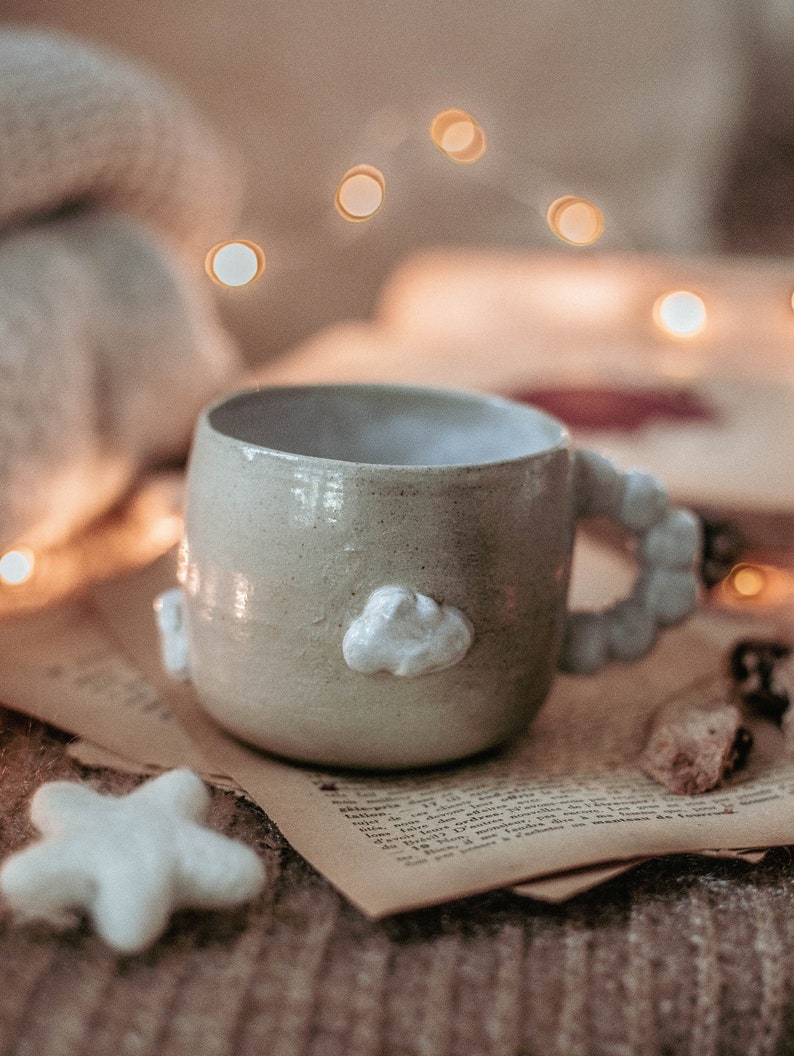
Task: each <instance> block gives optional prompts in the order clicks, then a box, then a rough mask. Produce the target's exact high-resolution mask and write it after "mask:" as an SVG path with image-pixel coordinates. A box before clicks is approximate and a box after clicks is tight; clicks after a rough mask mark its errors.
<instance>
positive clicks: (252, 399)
mask: <svg viewBox="0 0 794 1056" xmlns="http://www.w3.org/2000/svg"><path fill="white" fill-rule="evenodd" d="M207 418H208V422H209V425H210V426H211V428H212V429H214V430H215V431H216V432H218V433H221V434H222V435H224V436H227V437H229V438H230V439H232V440H235V441H237V442H240V443H244V444H249V445H254V446H256V447H261V448H266V449H269V450H275V451H280V452H283V453H286V454H293V455H300V456H309V457H314V458H322V459H331V460H334V461H341V462H359V463H368V464H371V465H390V466H450V465H473V464H480V463H484V462H504V461H508V460H510V459H515V458H523V457H526V456H527V455H532V454H538V453H540V452H543V451H548V450H550V449H553V448H556V447H559V446H562V445H564V444H565V443H566V441H567V432H566V429H565V426H564V425H562V423H561V422H558V421H557V420H556V419H554V418H552V417H551V416H550V415H548V414H546V413H544V412H543V411H540V410H538V409H537V408H534V407H528V406H526V405H524V404H519V403H514V402H512V401H510V400H505V399H502V398H500V397H496V396H486V395H479V394H477V393H468V392H454V391H447V390H442V389H427V388H416V387H410V386H398V385H307V386H295V387H284V388H272V389H254V390H250V391H248V392H242V393H239V394H237V395H236V396H232V397H230V398H229V399H226V400H224V401H223V402H222V403H219V404H217V405H216V406H215V407H213V408H212V409H211V410H210V411H209V413H208V415H207Z"/></svg>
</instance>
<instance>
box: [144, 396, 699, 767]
mask: <svg viewBox="0 0 794 1056" xmlns="http://www.w3.org/2000/svg"><path fill="white" fill-rule="evenodd" d="M635 478H636V479H635ZM604 512H605V513H607V514H610V515H612V516H614V517H615V518H616V519H618V520H621V521H622V522H623V523H625V524H627V525H629V526H631V527H632V528H633V530H635V531H637V532H638V533H640V534H642V533H645V535H647V536H648V538H649V540H650V542H649V543H648V545H647V546H646V549H648V547H650V548H651V549H653V547H652V544H653V540H654V536H652V535H649V534H648V533H649V530H650V529H651V528H654V529H655V530H656V533H657V534H659V531H661V534H662V536H663V537H664V539H667V538H668V536H669V535H670V532H669V531H668V530H667V529H665V528H664V526H663V525H664V522H665V518H668V519H669V511H668V510H667V500H666V496H665V495H664V491H663V489H661V487H660V486H659V485H658V483H657V482H655V481H653V480H652V478H646V477H645V475H643V474H640V475H634V477H632V475H626V474H621V473H619V472H618V471H617V470H616V469H615V468H614V467H613V466H612V465H611V463H607V462H606V460H603V459H599V458H598V456H592V455H590V454H588V453H581V452H574V451H572V450H571V449H570V447H569V442H568V436H567V433H566V431H565V428H564V427H563V426H562V425H561V424H560V423H559V422H557V421H556V420H555V419H553V418H551V417H549V416H548V415H546V414H543V413H542V412H539V411H537V410H535V409H533V408H531V407H526V406H523V405H520V404H518V403H512V402H511V401H507V400H503V399H499V398H495V397H487V396H481V395H476V394H472V393H462V392H447V391H443V390H433V389H422V388H410V387H402V386H390V385H337V386H334V385H330V386H306V387H295V388H275V389H260V390H254V391H250V392H245V393H240V394H238V395H236V396H233V397H231V398H230V399H227V400H225V401H223V402H222V403H220V404H217V405H215V406H214V407H211V408H209V409H208V410H207V411H206V412H205V414H204V415H203V416H202V418H201V419H200V421H199V424H198V427H197V431H196V436H195V442H194V447H193V451H192V454H191V460H190V467H189V474H188V503H187V514H186V535H185V540H184V543H183V547H182V555H181V561H180V580H181V588H180V589H181V593H180V594H179V595H178V596H177V598H176V603H177V605H176V607H177V610H178V611H177V612H176V614H174V612H173V611H171V610H169V608H168V606H167V605H166V607H165V611H164V612H163V611H161V626H166V625H167V626H169V627H171V629H172V631H173V629H174V628H175V627H176V628H177V629H178V627H179V625H180V623H181V621H184V631H185V634H186V654H185V661H186V667H187V673H188V674H189V677H190V679H191V680H192V682H193V683H194V685H195V688H196V690H197V693H198V695H199V697H200V699H201V701H202V703H203V705H204V707H205V708H206V709H207V711H208V712H209V713H210V714H211V715H213V716H214V717H215V718H216V720H217V721H218V722H219V723H221V724H222V725H223V726H225V727H226V728H227V729H229V730H230V731H231V732H233V733H234V734H236V735H238V736H240V737H241V738H243V739H244V740H246V741H249V742H251V743H253V744H256V745H258V746H260V747H263V748H266V749H268V750H270V751H273V752H276V753H279V754H282V755H285V756H289V757H292V758H295V759H300V760H307V761H313V762H321V763H324V764H339V765H344V766H359V767H360V766H366V767H384V768H394V767H403V766H416V765H424V764H431V763H436V762H441V761H447V760H452V759H456V758H460V757H464V756H467V755H470V754H472V753H475V752H477V751H480V750H482V749H484V748H487V747H490V746H493V745H496V744H499V743H501V742H503V741H505V740H507V739H508V738H510V736H511V735H513V734H515V733H516V732H517V731H518V730H519V729H521V728H523V727H524V726H525V724H526V723H527V722H528V720H529V719H530V718H531V717H532V716H533V714H534V713H535V712H536V711H537V709H538V708H539V707H540V704H541V703H542V701H543V699H544V698H545V696H546V694H547V692H548V689H549V686H550V684H551V681H552V678H553V676H554V673H555V670H556V668H557V665H558V662H559V661H562V662H563V663H564V664H565V666H567V667H568V668H569V669H574V670H578V669H581V670H591V669H594V668H595V667H597V666H598V665H600V663H602V662H604V661H605V660H607V659H609V658H610V657H611V656H618V655H619V656H621V658H626V657H627V656H628V657H630V656H631V655H640V654H641V653H642V652H645V651H647V649H648V648H649V647H650V645H651V644H652V641H653V637H654V635H655V630H656V625H657V623H664V622H672V619H673V618H675V619H678V618H680V617H681V616H682V615H684V614H685V612H684V610H685V609H686V608H687V604H688V602H686V599H689V597H690V594H691V593H692V591H691V590H690V589H687V590H684V591H683V592H682V591H679V595H678V609H676V611H675V612H673V611H672V609H670V598H669V594H670V591H669V590H668V591H667V594H664V591H662V592H661V593H662V594H664V599H663V600H665V599H666V603H667V605H668V609H667V610H666V612H667V615H666V616H665V615H664V613H661V609H660V602H659V596H660V591H659V588H658V586H657V587H654V588H653V589H651V587H650V586H649V585H648V582H646V580H647V581H650V579H651V578H652V573H653V571H654V569H653V568H650V565H652V564H653V562H654V561H655V562H656V564H657V565H658V564H659V558H658V553H659V545H658V543H657V544H656V549H655V550H654V554H656V557H654V558H653V559H652V560H651V559H650V558H649V569H648V570H646V572H643V573H641V575H640V576H639V577H638V585H637V587H636V588H635V592H634V594H633V595H632V599H631V600H630V602H627V603H624V610H625V608H626V606H627V605H628V606H629V607H630V613H629V615H631V614H632V613H633V614H634V615H637V614H639V616H640V617H641V620H640V623H641V626H642V634H641V635H639V636H637V635H635V636H634V638H633V639H632V635H631V633H630V632H629V633H628V638H629V639H631V641H630V642H629V646H628V647H626V646H625V641H624V639H626V626H627V625H632V626H633V624H632V623H631V621H629V620H627V616H626V613H625V611H623V610H621V613H620V616H619V617H618V616H617V615H615V613H612V614H611V615H609V617H608V618H606V617H598V618H596V619H595V622H594V621H593V618H592V617H587V618H585V619H584V620H574V621H569V620H568V619H567V616H566V610H565V601H566V593H567V586H568V576H569V569H570V561H571V551H572V543H573V533H574V528H575V521H576V518H577V516H579V515H583V514H584V515H587V514H590V513H604ZM659 525H662V526H663V527H662V528H661V529H660V528H659ZM676 531H677V532H678V535H676V539H677V540H678V542H679V543H680V538H681V531H680V525H679V528H678V529H676ZM687 531H689V528H687ZM684 534H686V532H685V533H684ZM690 534H691V533H690ZM673 535H675V532H673ZM682 545H683V550H682ZM682 545H678V549H677V550H676V552H675V554H673V565H676V563H677V565H676V567H677V568H678V569H682V568H683V566H684V565H685V564H686V563H687V561H688V562H689V564H690V565H691V561H692V557H693V552H690V551H691V547H688V545H687V544H686V542H684V544H682ZM675 549H676V548H675V546H673V550H675ZM669 551H670V547H669V546H668V548H667V551H665V555H666V556H664V555H663V560H662V563H664V561H667V564H668V565H669V564H670V560H669V558H670V553H669ZM682 555H683V556H682ZM687 576H688V577H689V579H691V578H692V577H691V574H690V573H687ZM665 577H667V579H669V576H668V575H667V573H666V572H665V576H663V577H662V578H665ZM657 578H658V576H657ZM667 579H666V580H665V582H667ZM693 582H694V581H693ZM654 590H655V591H656V593H655V594H654V592H653V591H654ZM673 595H675V591H673ZM684 595H686V599H685V598H684ZM682 599H683V600H682ZM173 600H174V599H172V601H173ZM673 601H675V598H674V599H673ZM685 602H686V603H685ZM654 606H655V608H654ZM673 607H674V608H675V606H673ZM162 608H163V606H162V603H161V610H162ZM679 610H681V611H679ZM616 611H617V610H616ZM610 620H611V623H610ZM616 627H617V628H618V630H617V631H616V630H615V628H616ZM594 628H595V629H594ZM616 641H617V642H618V646H620V642H623V654H625V655H623V654H621V651H620V648H619V647H616V646H615V644H614V643H615V642H616ZM172 655H182V654H180V653H179V650H176V653H175V654H174V653H173V652H172ZM185 661H182V663H183V664H184V662H185Z"/></svg>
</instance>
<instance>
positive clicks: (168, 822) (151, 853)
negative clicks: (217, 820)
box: [0, 770, 265, 953]
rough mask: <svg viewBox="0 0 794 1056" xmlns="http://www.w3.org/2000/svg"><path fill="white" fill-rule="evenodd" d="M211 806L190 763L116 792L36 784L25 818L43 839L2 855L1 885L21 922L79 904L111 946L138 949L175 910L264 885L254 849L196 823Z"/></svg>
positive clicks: (233, 897)
mask: <svg viewBox="0 0 794 1056" xmlns="http://www.w3.org/2000/svg"><path fill="white" fill-rule="evenodd" d="M208 806H209V794H208V792H207V789H206V788H205V786H204V784H203V783H202V781H201V780H200V779H199V778H198V777H197V776H196V775H195V774H193V773H191V772H190V771H188V770H171V771H170V772H168V773H166V774H162V775H161V776H160V777H157V778H155V779H154V780H152V781H148V782H146V783H145V784H143V785H141V786H140V787H139V788H137V789H135V791H134V792H132V793H130V794H129V795H127V796H121V797H116V796H106V795H100V794H99V793H98V792H94V791H92V790H91V789H88V788H85V787H84V786H82V785H78V784H74V783H72V782H69V781H54V782H51V783H49V784H46V785H42V786H41V788H39V790H38V791H37V792H36V794H35V795H34V796H33V799H32V801H31V807H30V816H31V818H32V820H33V823H34V824H35V825H36V827H37V828H38V829H39V831H40V832H41V834H42V836H43V839H42V840H40V841H39V842H38V843H36V844H34V845H33V846H32V847H29V848H27V849H25V850H22V851H20V852H18V853H17V854H15V855H12V856H11V857H10V858H8V859H7V860H6V862H5V863H4V865H3V867H2V869H0V890H2V892H3V894H4V895H5V897H6V899H7V901H8V902H9V904H10V905H11V907H12V909H13V910H14V911H15V912H16V913H17V914H18V915H19V916H20V917H22V918H24V919H36V920H48V921H50V922H53V923H57V924H63V923H71V922H73V921H74V919H75V912H74V911H75V910H78V909H83V910H85V911H86V912H87V913H88V914H89V916H90V917H91V919H92V920H93V922H94V925H95V927H96V929H97V931H98V932H99V934H100V935H101V936H102V937H103V938H104V939H105V941H106V942H107V943H109V945H111V946H113V947H114V948H115V949H117V950H119V951H121V952H123V953H134V952H137V951H139V950H142V949H144V948H145V947H146V946H148V945H150V943H152V942H154V940H155V939H156V938H157V937H158V936H159V935H160V934H161V933H162V932H163V930H164V929H165V927H166V924H167V923H168V919H169V917H170V915H171V913H172V912H173V911H174V910H176V909H179V908H182V907H188V906H191V907H197V908H210V907H218V908H220V907H225V906H233V905H237V904H239V903H242V902H245V901H247V900H248V899H250V898H253V897H254V896H255V895H256V894H257V893H258V892H259V891H260V890H261V889H262V886H263V884H264V880H265V872H264V867H263V865H262V862H261V861H260V859H259V858H258V857H257V855H256V854H255V853H254V852H253V851H252V850H251V849H250V848H249V847H246V846H244V845H243V844H241V843H238V842H237V841H236V840H232V839H229V838H228V837H227V836H222V835H221V834H220V833H217V832H213V831H212V830H210V829H207V828H205V827H204V826H202V825H201V824H200V822H202V821H203V820H204V818H205V817H206V814H207V808H208Z"/></svg>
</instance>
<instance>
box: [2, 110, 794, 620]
mask: <svg viewBox="0 0 794 1056" xmlns="http://www.w3.org/2000/svg"><path fill="white" fill-rule="evenodd" d="M429 133H430V139H431V141H432V142H433V144H434V145H435V146H436V147H437V148H438V150H440V151H441V153H442V154H443V155H444V156H445V157H446V158H447V159H449V160H450V161H451V162H453V163H455V164H458V165H471V164H474V163H476V162H477V161H478V160H479V159H480V158H481V157H482V156H483V154H484V153H485V151H486V149H487V146H488V143H487V136H486V133H485V130H484V129H483V127H482V125H481V124H480V123H479V122H478V121H477V120H476V119H475V118H474V117H473V116H472V115H471V114H470V113H468V112H467V111H465V110H460V109H456V108H450V109H446V110H442V111H441V112H440V113H438V114H436V116H435V117H434V118H433V120H432V122H431V123H430V128H429ZM385 200H386V180H385V178H384V175H383V173H382V172H381V171H380V170H379V169H378V168H376V167H375V166H373V165H368V164H360V165H355V166H354V167H353V168H350V169H348V170H347V171H346V172H345V173H344V174H343V175H342V177H341V178H340V180H339V182H338V185H337V188H336V193H335V196H334V206H335V209H336V212H337V213H338V215H339V216H340V217H341V218H342V219H343V220H345V221H347V222H348V223H355V224H357V223H363V222H366V221H369V220H371V219H372V218H373V217H374V216H376V214H377V213H378V212H379V211H380V210H381V208H382V207H383V205H384V202H385ZM545 219H546V223H547V224H548V227H549V229H550V230H551V231H552V232H553V233H554V235H556V236H557V238H559V239H560V240H562V241H563V242H565V243H567V244H568V245H570V246H572V247H587V246H592V245H593V244H594V243H596V242H597V241H598V239H599V238H601V236H602V234H603V233H604V229H605V221H604V215H603V213H602V211H601V210H600V209H599V208H598V206H597V205H596V204H595V203H593V202H591V201H588V200H587V199H586V198H582V197H579V196H578V195H574V194H566V195H562V196H559V197H556V198H554V200H553V201H551V202H550V204H549V205H548V207H547V209H546V211H545ZM204 266H205V270H206V272H207V275H208V276H209V277H210V278H211V279H212V280H213V281H214V282H216V283H218V284H219V285H220V286H223V287H227V288H240V287H245V286H250V285H251V284H252V283H254V282H256V281H257V280H258V279H260V278H261V277H262V275H263V274H264V272H265V268H266V257H265V252H264V250H263V249H262V247H261V246H259V245H258V244H257V243H256V242H253V241H251V240H250V239H243V238H238V239H229V240H226V241H223V242H220V243H218V244H217V245H215V246H213V247H212V248H211V249H210V250H209V252H208V253H207V255H206V258H205V262H204ZM792 303H794V299H793V301H792ZM651 314H652V318H653V321H654V323H655V324H656V326H657V327H658V328H659V330H660V331H661V332H662V333H663V334H665V335H666V336H668V337H671V338H674V339H682V340H687V339H689V338H694V337H697V336H698V335H699V334H701V333H702V332H703V331H704V330H705V328H706V326H707V323H708V316H707V310H706V305H705V303H704V301H703V299H702V298H701V297H700V296H699V295H698V294H697V293H695V292H693V291H692V290H685V289H675V290H670V291H665V292H662V293H660V295H659V296H658V297H657V298H656V300H655V302H654V303H653V306H652V309H651ZM164 516H165V515H164ZM167 517H168V518H170V520H171V521H173V518H174V515H173V512H172V511H171V512H169V513H168V514H167ZM164 523H165V522H164ZM169 523H170V522H169ZM173 535H175V533H174V532H173V531H172V532H170V534H169V536H168V541H169V545H170V543H171V541H172V539H171V536H173ZM36 571H37V558H36V555H35V554H34V552H33V551H32V550H31V549H30V547H27V546H24V545H18V546H15V547H14V548H13V549H10V550H7V551H6V552H5V553H3V554H0V587H7V588H11V589H14V590H16V589H19V588H20V587H22V586H24V585H25V584H28V583H30V581H31V580H32V579H33V578H34V577H35V574H36ZM775 571H776V570H774V569H772V568H771V567H767V566H760V565H751V564H747V563H743V564H738V565H736V566H735V568H733V569H732V570H731V571H730V572H729V574H728V576H727V577H726V578H725V579H724V581H723V583H722V584H721V586H722V588H723V590H724V591H727V594H728V596H729V597H731V598H732V599H733V600H734V601H742V602H748V601H749V602H753V601H764V600H766V596H767V595H768V594H769V590H770V584H771V585H772V587H774V586H775V583H774V582H773V581H774V580H775V574H774V573H775ZM772 592H773V593H774V592H775V591H774V590H773V591H772Z"/></svg>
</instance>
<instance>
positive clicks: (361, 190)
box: [335, 165, 386, 223]
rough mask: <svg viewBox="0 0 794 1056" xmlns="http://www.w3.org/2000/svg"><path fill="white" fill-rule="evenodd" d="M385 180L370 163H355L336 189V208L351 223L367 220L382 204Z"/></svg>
mask: <svg viewBox="0 0 794 1056" xmlns="http://www.w3.org/2000/svg"><path fill="white" fill-rule="evenodd" d="M385 197H386V180H385V179H384V177H383V173H382V172H381V171H380V169H376V168H374V167H373V166H372V165H356V166H355V167H354V168H352V169H348V171H347V172H346V173H345V174H344V176H343V177H342V179H341V180H340V181H339V186H338V187H337V189H336V200H335V205H336V210H337V212H338V213H339V215H340V216H341V217H343V218H344V219H345V220H349V221H351V223H358V222H359V221H361V220H369V219H371V217H373V216H374V215H375V213H377V211H378V210H379V209H380V207H381V206H382V205H383V200H384V198H385Z"/></svg>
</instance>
